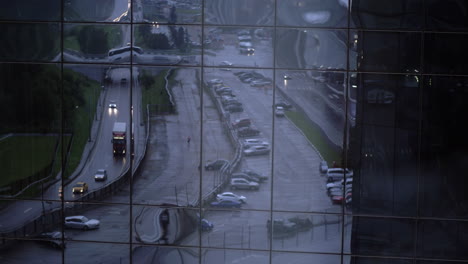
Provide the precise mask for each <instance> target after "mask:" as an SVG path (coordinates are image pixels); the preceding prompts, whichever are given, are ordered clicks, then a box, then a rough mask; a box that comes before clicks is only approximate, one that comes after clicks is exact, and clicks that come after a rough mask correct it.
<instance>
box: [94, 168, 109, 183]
mask: <svg viewBox="0 0 468 264" xmlns="http://www.w3.org/2000/svg"><path fill="white" fill-rule="evenodd" d="M94 180H95V181H105V180H107V171H106V170H104V169H99V170H97V171H96V174H94Z"/></svg>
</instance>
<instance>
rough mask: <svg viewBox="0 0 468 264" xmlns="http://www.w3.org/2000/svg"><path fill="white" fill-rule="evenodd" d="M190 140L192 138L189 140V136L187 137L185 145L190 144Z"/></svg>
mask: <svg viewBox="0 0 468 264" xmlns="http://www.w3.org/2000/svg"><path fill="white" fill-rule="evenodd" d="M191 139H192V138H190V136H188V137H187V144H190V140H191Z"/></svg>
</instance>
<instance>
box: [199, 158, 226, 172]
mask: <svg viewBox="0 0 468 264" xmlns="http://www.w3.org/2000/svg"><path fill="white" fill-rule="evenodd" d="M226 163H229V161H227V160H225V159H218V160H215V161H208V162H207V163H205V170H219V169H221V167H223V165H224V164H226Z"/></svg>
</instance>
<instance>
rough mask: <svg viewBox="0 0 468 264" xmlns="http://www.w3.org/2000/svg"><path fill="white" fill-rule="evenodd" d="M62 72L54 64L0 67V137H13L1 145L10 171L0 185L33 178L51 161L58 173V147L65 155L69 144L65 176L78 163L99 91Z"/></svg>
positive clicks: (90, 83)
mask: <svg viewBox="0 0 468 264" xmlns="http://www.w3.org/2000/svg"><path fill="white" fill-rule="evenodd" d="M60 72H61V71H60V68H59V67H56V66H55V65H39V64H38V65H35V64H2V65H0V76H1V77H0V78H1V79H2V80H4V89H3V96H2V97H0V110H1V111H3V113H5V114H4V115H2V116H1V117H0V122H1V123H2V126H1V128H0V134H1V135H6V134H12V135H13V136H12V137H7V138H5V139H4V140H2V141H0V144H1V145H0V151H1V152H0V157H1V161H0V162H2V163H6V164H2V165H3V166H2V168H8V172H7V173H6V174H5V175H8V176H5V177H2V180H1V181H0V186H1V185H3V184H8V183H11V182H13V181H15V180H19V179H23V178H27V177H29V176H31V175H34V174H35V173H37V172H38V171H40V170H41V169H42V168H45V167H47V166H49V165H50V164H51V163H52V162H51V161H52V160H55V166H54V168H53V174H54V175H56V174H57V173H58V172H60V170H61V163H62V159H61V158H62V151H60V149H61V148H62V147H63V150H64V154H63V155H64V156H65V155H66V151H67V149H68V142H69V141H70V140H73V141H72V145H71V148H70V154H69V158H68V161H67V167H66V170H65V174H64V176H65V177H68V176H69V175H70V174H71V173H72V172H73V171H74V169H75V168H76V166H77V165H78V164H79V161H80V159H81V155H82V152H83V148H84V146H85V144H86V142H87V140H88V137H89V131H90V126H91V125H92V122H93V119H94V115H95V111H96V103H97V100H98V97H99V93H100V91H101V88H100V85H99V83H97V82H96V81H93V80H90V79H89V78H87V77H85V76H84V75H82V74H80V73H76V72H74V71H72V70H70V69H64V72H63V76H61V74H60ZM61 77H62V78H61ZM62 83H63V86H62ZM62 87H63V89H62ZM62 121H63V122H62ZM61 133H63V140H64V143H63V144H62V145H60V135H61ZM15 134H21V136H17V137H16V136H15ZM28 134H31V135H29V136H28ZM54 135H55V136H54ZM72 135H73V139H72ZM56 144H59V145H58V149H59V151H57V152H56V151H55V147H56ZM0 164H1V163H0ZM46 176H48V175H44V177H46Z"/></svg>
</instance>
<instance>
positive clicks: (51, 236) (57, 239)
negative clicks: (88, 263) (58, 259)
mask: <svg viewBox="0 0 468 264" xmlns="http://www.w3.org/2000/svg"><path fill="white" fill-rule="evenodd" d="M37 238H39V239H40V240H36V241H37V242H38V243H41V244H45V245H49V246H52V247H54V248H57V249H63V248H65V247H66V242H65V241H66V240H68V237H67V236H66V235H64V236H63V240H62V232H60V231H54V232H45V233H41V234H39V235H38V236H37Z"/></svg>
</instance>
